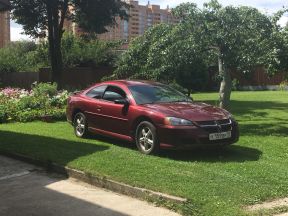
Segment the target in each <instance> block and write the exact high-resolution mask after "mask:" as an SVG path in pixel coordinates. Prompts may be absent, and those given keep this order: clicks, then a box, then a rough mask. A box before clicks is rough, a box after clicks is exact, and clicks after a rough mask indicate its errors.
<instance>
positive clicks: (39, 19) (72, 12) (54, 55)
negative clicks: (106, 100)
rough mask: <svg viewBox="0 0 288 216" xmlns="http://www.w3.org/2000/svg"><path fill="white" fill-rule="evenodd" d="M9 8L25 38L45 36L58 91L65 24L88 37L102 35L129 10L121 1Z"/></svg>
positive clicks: (41, 1)
mask: <svg viewBox="0 0 288 216" xmlns="http://www.w3.org/2000/svg"><path fill="white" fill-rule="evenodd" d="M11 5H12V18H13V19H15V20H16V22H17V23H19V24H22V25H23V29H24V32H25V33H26V34H28V35H31V36H32V37H36V38H37V37H46V36H48V42H49V54H50V61H51V67H52V81H53V82H57V83H58V87H59V88H61V72H62V69H63V60H62V53H61V39H62V36H63V32H64V30H63V26H64V22H65V20H71V21H73V22H76V23H78V25H79V27H81V28H82V29H83V30H84V31H86V32H87V33H103V32H105V31H107V29H106V28H107V26H112V25H115V24H116V18H115V17H116V16H119V17H120V18H127V13H126V8H128V5H127V4H126V3H124V2H123V1H121V0H11ZM47 33H48V34H47ZM46 34H47V35H46Z"/></svg>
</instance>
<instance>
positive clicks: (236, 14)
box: [174, 0, 287, 108]
mask: <svg viewBox="0 0 288 216" xmlns="http://www.w3.org/2000/svg"><path fill="white" fill-rule="evenodd" d="M283 13H284V11H280V12H278V13H277V14H276V15H275V16H274V17H269V16H267V15H266V14H263V13H261V12H259V11H258V10H257V9H256V8H252V7H246V6H240V7H233V6H227V7H222V5H220V4H219V3H218V1H217V0H212V1H210V2H209V3H206V4H204V6H203V8H199V7H197V5H196V4H194V3H184V4H181V5H180V6H178V7H177V8H176V9H175V10H174V14H175V16H177V17H179V18H180V20H181V24H180V25H182V27H183V29H185V31H187V32H189V33H190V34H191V35H193V37H194V38H195V40H196V41H197V42H198V43H199V46H202V47H203V51H209V52H210V54H212V56H214V58H215V60H216V61H217V62H218V66H219V75H220V76H221V78H222V82H221V87H220V91H219V94H220V106H221V107H223V108H228V105H229V101H230V95H231V87H232V82H231V71H232V70H235V69H236V70H239V71H242V72H243V73H249V72H250V71H251V70H252V69H253V68H254V67H255V66H257V65H263V66H264V67H265V68H266V69H267V72H269V73H274V72H275V71H276V69H277V68H282V69H284V63H285V56H283V53H282V54H281V47H282V45H283V43H282V42H283V40H282V39H281V34H282V30H283V29H281V28H280V27H279V26H278V25H277V21H278V20H279V19H280V17H281V15H283ZM211 51H212V52H211ZM280 57H282V59H281V58H280ZM283 57H284V58H283ZM283 60H284V61H283ZM286 60H287V58H286ZM280 65H282V67H281V66H280ZM286 69H287V68H286Z"/></svg>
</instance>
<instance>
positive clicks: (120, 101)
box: [114, 99, 129, 105]
mask: <svg viewBox="0 0 288 216" xmlns="http://www.w3.org/2000/svg"><path fill="white" fill-rule="evenodd" d="M114 103H115V104H121V105H129V101H128V100H127V99H118V100H115V101H114Z"/></svg>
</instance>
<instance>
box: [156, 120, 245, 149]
mask: <svg viewBox="0 0 288 216" xmlns="http://www.w3.org/2000/svg"><path fill="white" fill-rule="evenodd" d="M230 130H231V134H232V136H231V138H228V139H221V140H209V134H210V132H209V131H207V130H205V129H203V128H201V127H198V126H181V127H179V126H177V127H176V126H166V125H160V126H158V128H157V134H158V138H159V142H160V147H161V148H176V149H177V148H179V149H183V148H184V149H186V148H193V147H199V146H225V145H231V144H233V143H236V142H237V141H238V140H239V128H238V124H237V123H236V122H232V124H231V129H230ZM221 132H225V131H221Z"/></svg>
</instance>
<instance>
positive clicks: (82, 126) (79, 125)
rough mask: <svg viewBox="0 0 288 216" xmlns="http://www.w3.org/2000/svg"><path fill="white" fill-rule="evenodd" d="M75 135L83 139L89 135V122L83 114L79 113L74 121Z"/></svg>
mask: <svg viewBox="0 0 288 216" xmlns="http://www.w3.org/2000/svg"><path fill="white" fill-rule="evenodd" d="M73 126H74V133H75V135H76V136H77V137H79V138H83V137H87V135H88V127H87V120H86V117H85V115H84V114H83V113H81V112H80V113H77V114H76V115H75V117H74V121H73Z"/></svg>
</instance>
